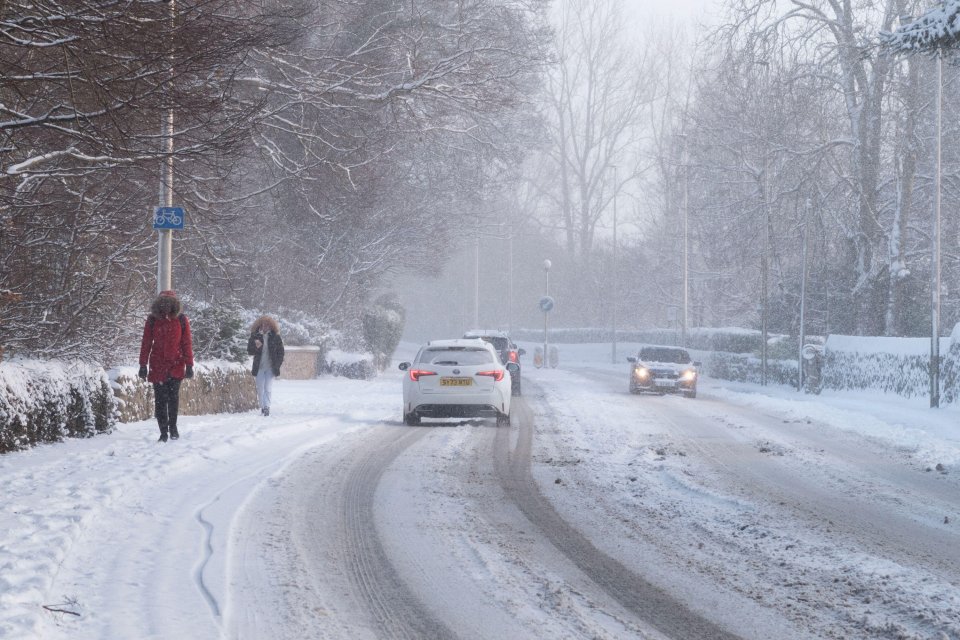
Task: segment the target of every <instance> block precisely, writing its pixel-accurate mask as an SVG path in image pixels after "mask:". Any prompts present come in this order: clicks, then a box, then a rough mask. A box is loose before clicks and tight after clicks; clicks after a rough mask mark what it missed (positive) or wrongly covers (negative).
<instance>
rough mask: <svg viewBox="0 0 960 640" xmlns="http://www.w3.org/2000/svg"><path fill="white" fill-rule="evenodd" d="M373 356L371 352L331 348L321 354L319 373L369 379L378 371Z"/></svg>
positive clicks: (354, 378) (352, 378)
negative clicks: (321, 360) (351, 351)
mask: <svg viewBox="0 0 960 640" xmlns="http://www.w3.org/2000/svg"><path fill="white" fill-rule="evenodd" d="M374 360H375V358H374V356H373V354H371V353H349V352H346V351H340V350H339V349H331V350H329V351H327V352H326V353H325V354H324V356H323V362H322V364H321V366H320V369H321V373H330V374H333V375H334V376H340V377H343V378H350V379H351V380H371V379H372V378H375V377H376V376H377V373H378V369H377V366H376V364H375V363H374Z"/></svg>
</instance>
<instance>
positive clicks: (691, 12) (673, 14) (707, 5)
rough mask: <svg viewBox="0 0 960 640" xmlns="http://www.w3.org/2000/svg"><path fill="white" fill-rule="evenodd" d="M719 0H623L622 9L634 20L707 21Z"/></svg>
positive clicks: (713, 14)
mask: <svg viewBox="0 0 960 640" xmlns="http://www.w3.org/2000/svg"><path fill="white" fill-rule="evenodd" d="M720 1H721V0H624V2H623V6H624V10H625V11H626V12H627V13H628V14H630V15H631V16H632V17H633V19H634V20H637V21H640V20H643V19H645V18H646V19H649V18H654V19H673V20H676V21H678V22H696V21H700V22H709V21H710V19H711V18H713V17H715V16H716V14H717V12H718V9H717V7H718V5H719V4H720Z"/></svg>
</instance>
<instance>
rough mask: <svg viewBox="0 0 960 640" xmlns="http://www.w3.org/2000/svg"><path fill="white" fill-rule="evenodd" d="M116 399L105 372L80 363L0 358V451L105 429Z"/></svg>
mask: <svg viewBox="0 0 960 640" xmlns="http://www.w3.org/2000/svg"><path fill="white" fill-rule="evenodd" d="M117 416H118V414H117V404H116V401H115V399H114V397H113V393H112V392H111V389H110V381H109V379H108V378H107V374H106V372H105V371H104V370H103V369H102V368H100V367H98V366H96V365H90V364H84V363H80V362H71V363H65V362H41V361H38V360H12V361H5V362H0V453H6V452H8V451H16V450H19V449H26V448H28V447H31V446H33V445H35V444H38V443H41V442H59V441H61V440H63V439H64V438H67V437H72V438H87V437H90V436H93V435H95V434H97V433H104V432H108V431H110V430H111V429H112V428H113V426H114V425H115V424H116V422H117Z"/></svg>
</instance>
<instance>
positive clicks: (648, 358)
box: [627, 347, 700, 398]
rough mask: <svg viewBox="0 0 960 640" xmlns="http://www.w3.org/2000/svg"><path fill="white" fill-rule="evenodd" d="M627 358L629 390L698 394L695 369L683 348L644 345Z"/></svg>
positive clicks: (698, 364) (696, 364)
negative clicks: (634, 355)
mask: <svg viewBox="0 0 960 640" xmlns="http://www.w3.org/2000/svg"><path fill="white" fill-rule="evenodd" d="M627 361H628V362H630V363H631V364H632V365H633V367H632V368H631V370H630V393H659V394H661V395H663V394H664V393H681V394H683V395H685V396H686V397H688V398H696V397H697V377H698V375H699V374H698V372H697V369H698V368H699V367H700V363H699V362H694V361H693V359H692V358H690V354H689V353H688V352H687V350H686V349H681V348H679V347H643V348H642V349H640V351H639V353H637V356H636V357H629V358H627Z"/></svg>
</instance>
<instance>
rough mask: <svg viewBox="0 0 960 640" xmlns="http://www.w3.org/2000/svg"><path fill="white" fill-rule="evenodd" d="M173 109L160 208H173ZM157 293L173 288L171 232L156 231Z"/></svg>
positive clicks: (166, 127)
mask: <svg viewBox="0 0 960 640" xmlns="http://www.w3.org/2000/svg"><path fill="white" fill-rule="evenodd" d="M176 15H177V3H176V0H170V28H171V29H173V28H174V27H175V26H176ZM170 80H171V81H172V80H173V53H172V52H171V54H170ZM173 133H174V132H173V107H170V108H169V109H167V113H166V115H164V117H163V119H162V121H161V125H160V137H161V138H162V141H163V151H164V153H165V154H166V158H165V159H164V163H163V170H162V171H161V177H160V206H161V207H172V206H173ZM157 234H158V236H157V293H160V292H161V291H167V290H169V289H172V288H173V230H172V229H159V230H158V231H157Z"/></svg>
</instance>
